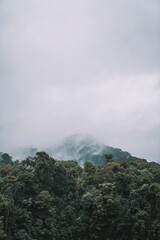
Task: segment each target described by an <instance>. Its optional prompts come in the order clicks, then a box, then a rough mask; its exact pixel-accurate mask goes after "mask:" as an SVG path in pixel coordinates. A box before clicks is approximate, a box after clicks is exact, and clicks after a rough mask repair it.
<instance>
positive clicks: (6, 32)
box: [0, 0, 160, 160]
mask: <svg viewBox="0 0 160 240" xmlns="http://www.w3.org/2000/svg"><path fill="white" fill-rule="evenodd" d="M0 18H1V23H0V32H1V36H0V51H1V56H0V76H1V79H0V111H1V118H0V131H1V134H0V144H1V148H2V150H3V149H4V150H8V149H10V148H11V147H16V146H20V145H26V144H32V145H34V146H47V145H48V144H51V143H52V142H54V141H56V140H57V139H60V138H62V137H64V136H67V135H70V134H74V133H77V132H78V133H79V132H82V133H90V134H92V135H95V136H96V137H97V138H98V139H100V140H101V141H103V142H104V143H106V144H109V145H112V146H115V147H120V148H123V149H124V150H127V151H130V152H131V153H132V154H133V155H137V156H141V157H146V158H147V157H148V158H149V159H150V160H158V157H159V153H160V151H159V146H158V143H159V136H160V131H159V129H160V113H159V112H158V110H159V103H160V89H159V84H160V71H159V65H160V32H159V29H160V2H159V1H157V0H152V1H151V0H141V1H137V0H134V1H133V0H130V1H128V0H121V1H120V0H112V1H111V0H108V1H106V0H100V1H96V0H92V1H91V0H81V1H75V0H67V1H66V0H59V1H54V0H45V1H44V0H34V1H33V0H27V1H25V0H2V1H1V3H0Z"/></svg>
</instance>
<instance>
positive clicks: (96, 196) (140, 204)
mask: <svg viewBox="0 0 160 240" xmlns="http://www.w3.org/2000/svg"><path fill="white" fill-rule="evenodd" d="M108 156H109V155H106V157H108ZM108 160H109V161H108V162H107V163H105V164H104V165H103V166H97V165H94V164H92V163H90V162H85V163H84V168H82V167H81V166H79V165H78V164H77V162H75V161H56V160H55V159H54V158H52V157H50V156H49V155H48V154H46V153H45V152H37V153H36V155H35V156H34V157H28V158H27V159H25V160H23V161H22V162H18V161H17V162H13V161H12V158H11V157H10V156H9V155H8V154H1V158H0V163H1V167H0V239H1V240H89V239H93V240H94V239H95V240H146V239H148V240H159V239H160V165H159V164H158V163H155V162H150V163H149V162H147V161H142V160H140V159H139V160H138V159H136V160H135V159H134V160H131V159H130V160H129V161H126V159H124V160H122V159H120V160H119V161H117V162H114V161H113V160H112V158H108Z"/></svg>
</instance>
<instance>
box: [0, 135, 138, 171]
mask: <svg viewBox="0 0 160 240" xmlns="http://www.w3.org/2000/svg"><path fill="white" fill-rule="evenodd" d="M38 151H45V152H46V153H48V154H49V155H50V156H52V157H53V158H54V159H56V160H65V161H67V160H74V161H77V162H78V164H79V165H80V166H83V164H84V163H85V162H92V163H94V164H96V165H104V164H105V163H106V159H105V154H108V155H110V154H111V155H112V156H113V157H112V161H120V160H124V161H129V160H137V159H139V158H136V157H133V156H132V155H131V154H130V153H129V152H127V151H123V150H121V149H119V148H114V147H113V146H112V147H111V146H108V145H105V144H103V143H101V142H100V141H98V140H97V139H96V138H94V137H93V136H91V135H85V134H75V135H71V136H68V137H66V138H64V139H62V140H61V141H57V143H56V144H55V143H54V144H53V145H52V146H50V147H44V148H40V147H33V146H27V147H19V148H16V149H14V150H12V151H11V152H8V153H9V154H10V155H11V156H12V158H13V160H20V161H22V160H24V159H25V158H27V157H28V156H30V157H34V156H35V154H36V152H38ZM2 152H3V151H2ZM141 160H142V159H141Z"/></svg>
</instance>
